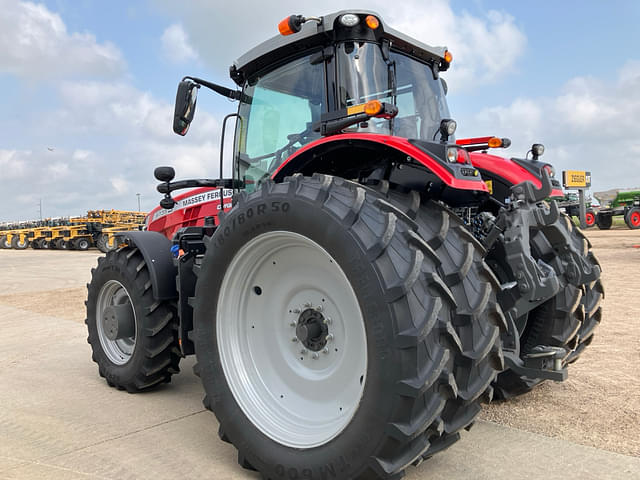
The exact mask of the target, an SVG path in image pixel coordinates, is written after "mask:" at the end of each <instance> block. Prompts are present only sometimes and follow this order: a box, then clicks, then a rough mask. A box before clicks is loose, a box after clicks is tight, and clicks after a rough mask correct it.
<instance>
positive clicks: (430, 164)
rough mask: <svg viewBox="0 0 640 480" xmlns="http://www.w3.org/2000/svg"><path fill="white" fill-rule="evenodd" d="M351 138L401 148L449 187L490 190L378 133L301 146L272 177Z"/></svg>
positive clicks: (346, 135)
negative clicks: (315, 151) (313, 153)
mask: <svg viewBox="0 0 640 480" xmlns="http://www.w3.org/2000/svg"><path fill="white" fill-rule="evenodd" d="M349 140H361V141H362V140H364V141H368V142H374V143H379V144H382V145H386V146H388V147H392V148H395V149H396V150H399V151H401V152H403V153H405V154H406V155H409V156H410V157H412V158H413V159H415V160H417V161H418V162H420V163H422V164H423V165H424V166H425V167H427V168H428V169H429V170H431V171H432V172H433V173H435V174H436V175H437V176H438V177H440V179H442V181H443V182H444V183H445V184H446V185H447V186H448V187H451V188H455V189H458V190H479V191H482V192H488V191H489V190H488V189H487V186H486V185H485V184H484V182H480V181H478V180H479V179H476V180H462V179H459V178H456V177H454V176H453V174H452V173H451V172H450V171H449V170H447V169H446V168H445V167H444V166H443V165H442V163H440V162H439V161H438V160H436V159H434V158H431V157H430V156H429V155H428V154H426V153H425V152H423V151H422V150H420V149H419V148H418V147H416V146H415V145H413V144H412V143H410V142H409V140H407V139H406V138H403V137H393V136H390V135H381V134H377V133H343V134H340V135H332V136H329V137H324V138H320V139H318V140H316V141H314V142H311V143H309V144H307V145H305V146H304V147H302V148H300V149H299V150H297V151H296V152H295V153H294V154H293V155H291V156H290V157H289V158H287V159H286V160H285V161H284V162H282V164H281V165H280V166H279V167H278V169H277V170H276V171H275V172H274V173H273V175H272V177H276V176H277V175H278V172H279V171H280V170H282V169H283V168H284V166H285V165H287V164H289V163H290V162H293V161H295V160H296V158H298V157H299V156H301V155H303V154H304V153H305V152H308V151H309V150H312V149H314V148H316V147H318V146H320V145H324V144H327V143H330V142H344V141H349Z"/></svg>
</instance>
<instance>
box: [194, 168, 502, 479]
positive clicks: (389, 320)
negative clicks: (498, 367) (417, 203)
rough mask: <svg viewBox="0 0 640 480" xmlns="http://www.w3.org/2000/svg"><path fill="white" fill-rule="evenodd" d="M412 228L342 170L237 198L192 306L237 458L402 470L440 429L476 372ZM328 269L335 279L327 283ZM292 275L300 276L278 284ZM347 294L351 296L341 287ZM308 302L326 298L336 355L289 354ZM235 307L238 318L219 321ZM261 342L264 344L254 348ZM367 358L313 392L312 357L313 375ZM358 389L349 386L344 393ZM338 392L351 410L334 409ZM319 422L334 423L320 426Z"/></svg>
mask: <svg viewBox="0 0 640 480" xmlns="http://www.w3.org/2000/svg"><path fill="white" fill-rule="evenodd" d="M414 229H415V225H414V223H413V222H412V221H411V220H410V219H409V218H408V217H406V216H405V215H404V214H402V213H401V212H399V211H398V210H397V209H396V208H395V207H393V206H392V205H390V204H389V203H387V202H386V201H384V200H382V199H381V198H380V197H379V196H378V195H377V194H374V193H373V192H367V191H366V190H365V189H364V188H362V187H361V186H359V185H357V184H354V183H352V182H348V181H345V180H343V179H340V178H334V177H330V176H323V175H315V176H314V177H313V178H304V177H301V176H295V177H293V178H289V179H286V180H285V181H284V182H283V183H280V184H273V183H271V182H267V183H265V184H263V185H262V187H261V188H260V189H259V190H257V191H256V192H254V193H252V194H251V195H248V196H247V195H246V194H240V196H239V197H238V202H237V204H236V206H235V207H234V208H233V210H231V211H230V212H229V213H228V214H227V215H226V216H224V218H223V219H222V221H221V224H220V226H219V227H218V228H217V229H216V231H215V233H214V234H213V236H212V237H211V238H210V241H209V242H208V249H207V252H206V254H205V256H204V259H203V261H202V265H201V268H199V269H197V270H196V271H197V272H198V282H197V285H196V294H195V298H194V299H192V300H191V303H192V304H193V305H194V319H195V321H194V324H195V332H194V333H195V348H196V355H197V359H198V365H197V372H198V373H199V374H200V376H201V378H202V383H203V385H204V388H205V392H206V396H205V400H204V404H205V406H206V407H207V408H209V409H210V410H212V411H213V412H214V413H215V415H216V417H217V418H218V420H219V422H220V437H221V438H222V439H223V440H225V441H228V442H230V443H233V444H234V445H235V446H236V448H238V451H239V453H238V462H239V463H240V465H241V466H243V467H244V468H248V469H252V470H257V471H259V472H260V473H261V474H262V476H263V477H264V478H300V479H302V478H335V479H365V478H366V479H376V478H400V476H401V475H402V471H403V470H404V469H405V468H406V467H407V466H408V465H409V464H410V463H412V462H414V461H418V460H421V457H422V455H423V454H424V453H425V452H426V451H427V450H428V448H429V446H430V442H431V441H435V440H437V439H438V438H439V436H440V434H441V432H442V431H443V430H444V429H445V428H446V425H445V420H444V419H443V417H442V415H443V413H444V412H445V410H446V409H447V408H449V409H453V410H456V409H457V408H458V406H459V405H458V402H457V399H458V392H459V390H460V387H459V386H458V381H460V384H461V386H462V388H465V386H466V385H467V381H470V382H473V380H469V378H473V377H474V375H475V374H476V372H475V371H471V369H467V370H466V375H459V376H457V375H458V373H459V369H461V368H463V366H464V365H469V364H473V361H472V360H471V359H468V360H465V361H464V362H463V361H462V357H460V356H458V355H457V352H456V348H457V347H458V346H460V344H461V343H462V340H461V339H460V338H459V337H458V333H457V332H456V329H455V328H454V326H453V325H452V322H451V319H452V316H453V313H452V312H453V309H454V308H455V302H456V300H455V299H454V298H453V295H452V294H451V291H450V290H449V288H448V287H447V285H446V284H445V282H444V280H443V279H442V278H441V277H440V275H439V274H438V271H437V268H436V267H437V258H436V256H435V255H433V250H432V248H431V247H430V246H429V245H428V243H427V242H425V240H424V239H423V238H421V237H420V236H419V235H418V234H416V233H415V231H414ZM278 235H280V236H281V238H280V240H278V238H279V237H278ZM287 239H290V240H287ZM295 239H299V240H295ZM296 242H299V243H296ZM296 244H297V245H299V247H294V246H295V245H296ZM303 245H308V246H309V247H308V250H304V248H303ZM314 245H315V247H314ZM296 248H300V249H302V250H300V251H304V252H306V254H304V255H303V254H300V253H296ZM252 252H253V253H252ZM323 252H324V253H323ZM258 254H260V258H256V259H255V261H253V260H254V259H253V258H252V257H251V255H258ZM249 257H251V258H249ZM293 257H295V258H296V267H295V268H294V267H293V266H291V267H287V268H288V269H287V270H286V272H287V276H285V275H284V273H283V272H280V273H277V269H278V268H279V265H281V264H283V265H285V266H286V265H289V263H288V262H289V261H288V260H287V259H289V258H293ZM322 258H324V259H325V260H324V262H325V263H322V261H319V260H317V259H322ZM326 262H328V263H326ZM254 265H258V266H255V267H254ZM323 265H325V266H323ZM252 268H253V269H254V270H252ZM271 268H273V269H274V270H273V273H272V274H271V275H272V276H271V277H269V276H268V274H267V273H265V272H269V271H270V270H269V269H271ZM327 271H331V272H334V275H335V278H336V280H335V282H332V281H327V280H326V278H331V277H327V276H326V275H325V272H327ZM242 272H245V273H242ZM291 275H295V279H296V282H294V283H292V282H287V280H286V279H287V278H288V277H289V278H291ZM265 280H266V281H265ZM345 282H346V283H345ZM287 284H291V285H290V286H286V285H287ZM343 284H344V285H345V286H348V287H349V288H342V287H340V286H341V285H343ZM339 287H340V288H339ZM347 290H348V291H349V292H350V294H349V295H347V297H343V296H342V295H340V294H339V293H337V292H344V291H347ZM217 292H220V293H219V294H218V293H217ZM231 292H240V293H233V294H232V293H231ZM300 292H303V293H300ZM303 297H305V298H306V297H309V303H310V304H311V305H315V304H316V303H322V298H324V299H325V300H326V302H325V304H326V305H327V306H326V307H325V308H324V309H323V311H324V312H325V313H326V314H327V315H329V314H330V315H331V317H332V318H333V320H332V323H330V327H329V328H331V330H329V333H331V334H334V335H335V340H334V343H333V345H335V347H334V348H337V349H338V350H339V352H335V351H332V350H330V352H329V354H327V355H330V356H328V357H326V358H323V357H320V359H315V360H314V359H313V358H312V359H311V360H307V363H305V357H304V354H300V356H297V355H296V356H295V357H294V356H293V353H294V349H295V348H296V347H295V345H298V346H299V345H300V342H301V340H300V339H299V337H298V333H297V332H298V330H297V329H298V326H299V325H300V322H301V319H302V315H305V314H306V313H305V312H306V310H304V308H306V307H304V308H298V307H296V305H297V304H298V303H300V302H301V301H302V299H303ZM316 297H319V298H316ZM340 298H343V300H339V299H340ZM344 298H349V300H345V299H344ZM289 303H291V306H290V307H289ZM234 305H235V307H233V308H232V306H234ZM336 305H347V306H348V305H355V307H353V308H355V309H356V310H359V312H358V314H353V315H352V314H349V311H350V309H349V308H351V307H349V308H343V309H339V308H337V307H336ZM260 307H263V308H260ZM234 308H236V310H234ZM297 310H300V313H299V314H298V313H297ZM254 311H255V312H261V314H262V315H257V314H256V315H252V314H251V312H254ZM234 312H236V313H239V315H238V317H237V319H235V320H237V321H236V322H235V325H236V326H235V327H233V326H229V322H227V321H226V320H225V319H227V318H230V316H229V314H233V313H234ZM298 315H300V317H298ZM342 315H346V316H345V317H343V316H342ZM347 317H348V318H349V319H351V320H352V321H351V322H349V323H351V324H352V323H357V324H361V325H362V326H363V328H364V336H363V337H360V336H359V335H356V334H351V335H349V336H348V337H347V336H344V332H345V331H347V330H345V329H346V328H347V327H346V326H345V325H348V323H345V319H346V318H347ZM305 321H306V320H305ZM290 322H291V323H294V324H295V325H296V326H295V327H293V326H292V325H291V324H290ZM225 325H226V327H225ZM237 325H241V326H237ZM234 328H235V329H236V330H234ZM350 328H351V327H350ZM491 328H493V327H491ZM237 329H240V330H237ZM234 332H235V333H234ZM238 332H239V333H238ZM253 332H256V333H255V334H254V333H253ZM252 335H255V336H252ZM294 335H295V336H294ZM252 338H253V339H254V340H251V339H252ZM292 338H298V341H296V342H292ZM304 338H306V337H304ZM358 338H362V339H363V340H362V341H364V342H366V345H361V344H359V343H358ZM265 341H268V342H270V344H269V345H270V346H268V347H266V348H264V347H260V345H262V344H263V343H264V342H265ZM305 341H306V340H305ZM303 344H304V343H303ZM304 345H306V344H304ZM231 346H235V347H236V348H231ZM342 346H343V347H344V348H341V347H342ZM451 347H453V348H451ZM363 348H364V349H363ZM234 351H236V352H237V353H235V354H234V353H233V352H234ZM248 351H251V352H252V354H251V355H247V352H248ZM261 352H262V353H261ZM296 352H297V351H296ZM341 352H344V353H341ZM347 352H353V353H352V355H353V358H351V357H347V356H346V355H347ZM309 353H310V352H309V351H308V352H307V354H309ZM466 353H468V354H469V355H470V356H474V354H476V355H478V354H480V352H466ZM349 354H350V355H351V353H349ZM320 355H323V354H322V353H321V354H320ZM341 355H344V356H341ZM363 355H364V356H365V357H366V359H365V360H366V370H364V371H363V372H362V375H361V376H360V378H358V375H357V374H356V373H354V372H355V370H354V371H353V372H351V373H352V374H353V378H351V377H347V378H341V377H337V376H336V377H335V379H334V377H332V376H331V377H330V378H329V382H328V383H327V384H326V385H324V384H323V385H324V388H322V389H318V388H317V387H316V388H315V390H314V384H313V382H307V381H306V380H305V378H306V377H305V375H307V374H310V373H309V372H311V373H313V365H314V364H313V363H312V362H314V361H321V360H322V361H326V362H328V367H327V370H322V369H321V370H320V371H321V372H323V371H327V372H334V370H333V369H332V368H335V369H336V370H335V371H336V372H339V371H342V370H341V369H342V368H343V367H344V369H346V370H347V371H351V370H350V369H351V368H352V365H354V364H355V365H360V364H361V362H362V357H363ZM254 356H255V358H257V359H258V360H255V359H254ZM332 357H333V359H334V360H332ZM300 358H302V360H300ZM282 359H286V360H282ZM340 359H341V360H340ZM331 361H335V362H336V363H335V364H333V367H332V366H331V365H332V364H331V363H330V362H331ZM458 361H460V364H458V363H457V362H458ZM341 362H342V363H341ZM465 362H470V363H465ZM272 364H273V365H279V367H277V368H271V365H272ZM307 365H309V366H307ZM341 365H342V366H343V367H342V366H341ZM339 366H340V368H338V367H339ZM323 368H324V367H323ZM255 372H259V373H258V374H256V373H255ZM238 375H239V377H238ZM256 375H257V376H256ZM327 375H329V374H327ZM331 375H333V373H332V374H331ZM241 378H242V379H244V381H241V380H240V379H241ZM257 378H260V379H262V382H257V381H255V380H257ZM353 382H356V383H355V386H354V384H353ZM358 382H361V386H360V387H358ZM263 386H264V388H263ZM354 388H355V390H356V391H357V392H359V393H358V394H354V395H352V396H351V397H349V396H348V395H346V393H344V392H346V391H352V390H353V389H354ZM358 389H359V390H358ZM263 390H264V391H263ZM251 392H260V393H261V394H256V395H253V394H252V393H251ZM312 392H313V393H312ZM327 395H329V396H334V397H335V398H336V400H334V401H330V400H328V398H329V397H327ZM345 395H346V396H345ZM358 395H359V400H358ZM310 397H311V398H314V399H315V398H320V399H321V400H318V402H317V405H316V407H315V408H307V407H309V406H310V405H311V404H310V403H309V402H310V400H309V398H310ZM343 400H344V402H345V403H344V405H346V407H347V408H345V413H340V412H339V411H337V409H338V407H339V406H340V404H341V402H342V401H343ZM471 401H472V400H471ZM449 402H453V403H451V405H450V406H448V405H449ZM331 405H333V407H331ZM332 408H335V409H336V411H335V413H332V412H331V409H332ZM264 412H267V414H265V413H264ZM326 412H329V413H326ZM475 413H477V412H475ZM475 413H474V416H475ZM332 415H334V416H335V418H334V417H333V416H332ZM325 417H326V418H325ZM315 418H320V419H321V420H322V419H324V421H323V422H320V423H319V424H318V423H317V422H314V421H313V419H315ZM270 419H275V420H273V421H270ZM471 420H472V419H471ZM471 420H469V422H470V421H471ZM466 423H468V422H466ZM327 424H331V425H333V427H331V428H329V429H324V430H323V427H322V425H327ZM286 432H289V433H286ZM287 435H288V436H287Z"/></svg>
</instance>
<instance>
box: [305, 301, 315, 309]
mask: <svg viewBox="0 0 640 480" xmlns="http://www.w3.org/2000/svg"><path fill="white" fill-rule="evenodd" d="M304 306H305V307H307V308H311V307H313V304H312V303H311V302H305V304H304Z"/></svg>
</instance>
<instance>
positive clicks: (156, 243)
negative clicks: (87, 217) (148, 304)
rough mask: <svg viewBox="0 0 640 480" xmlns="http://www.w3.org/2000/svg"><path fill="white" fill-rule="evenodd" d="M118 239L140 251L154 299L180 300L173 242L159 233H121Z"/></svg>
mask: <svg viewBox="0 0 640 480" xmlns="http://www.w3.org/2000/svg"><path fill="white" fill-rule="evenodd" d="M117 237H118V238H119V239H120V240H121V241H122V242H124V243H126V244H127V245H129V246H135V247H136V248H138V250H140V253H141V254H142V257H143V258H144V261H145V262H146V263H147V268H148V269H149V276H150V277H151V287H152V292H153V298H155V299H156V300H173V299H176V298H178V292H177V290H176V276H177V275H178V269H177V268H176V266H175V264H174V262H173V256H172V255H171V242H170V241H169V239H167V237H165V236H164V235H162V234H160V233H158V232H141V231H135V230H134V231H130V232H121V233H118V234H117Z"/></svg>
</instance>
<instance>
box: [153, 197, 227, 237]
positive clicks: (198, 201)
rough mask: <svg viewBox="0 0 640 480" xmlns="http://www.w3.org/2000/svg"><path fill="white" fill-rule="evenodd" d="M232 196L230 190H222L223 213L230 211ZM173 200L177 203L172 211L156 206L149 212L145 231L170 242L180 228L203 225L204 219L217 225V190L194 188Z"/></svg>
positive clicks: (218, 203)
mask: <svg viewBox="0 0 640 480" xmlns="http://www.w3.org/2000/svg"><path fill="white" fill-rule="evenodd" d="M232 194H233V191H232V190H224V201H225V203H224V210H225V211H227V210H230V209H231V196H232ZM174 199H175V201H176V202H177V203H176V206H175V207H173V209H172V210H165V209H164V208H161V207H159V206H158V207H156V208H154V209H153V210H152V211H151V212H149V215H147V219H146V220H145V227H146V229H147V230H150V231H152V232H159V233H161V234H163V235H164V236H165V237H167V238H168V239H169V240H171V239H172V238H173V236H174V235H175V233H176V232H177V231H178V229H180V228H182V227H192V226H197V225H200V226H201V225H204V218H205V217H213V218H214V220H215V224H216V225H217V224H218V213H219V212H220V189H219V188H196V189H194V190H189V191H188V192H185V193H182V194H180V195H177V196H176V197H174Z"/></svg>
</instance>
